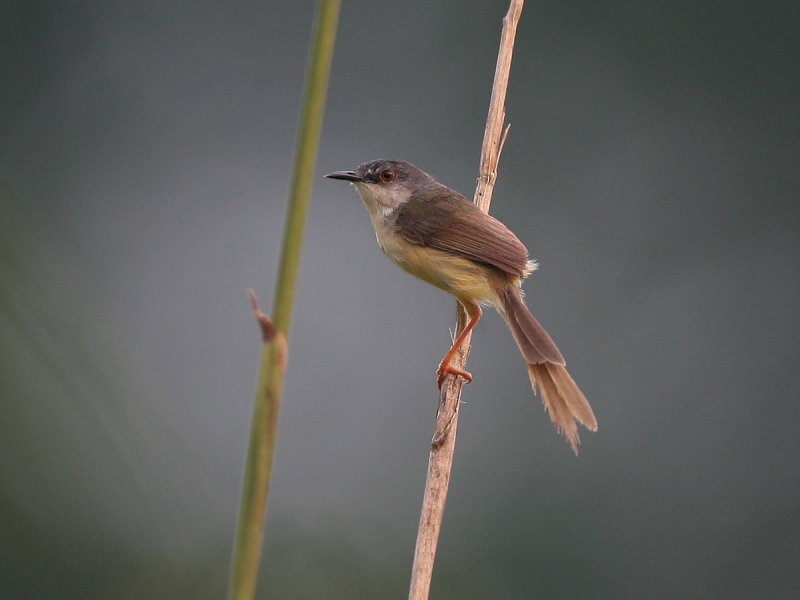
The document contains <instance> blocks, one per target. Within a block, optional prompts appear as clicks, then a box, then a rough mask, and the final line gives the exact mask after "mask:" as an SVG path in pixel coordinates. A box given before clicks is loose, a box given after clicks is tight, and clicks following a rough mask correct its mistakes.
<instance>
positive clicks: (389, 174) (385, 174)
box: [378, 169, 394, 183]
mask: <svg viewBox="0 0 800 600" xmlns="http://www.w3.org/2000/svg"><path fill="white" fill-rule="evenodd" d="M378 177H380V178H381V181H383V182H386V183H389V182H390V181H393V180H394V171H392V169H384V170H383V171H381V172H380V175H378Z"/></svg>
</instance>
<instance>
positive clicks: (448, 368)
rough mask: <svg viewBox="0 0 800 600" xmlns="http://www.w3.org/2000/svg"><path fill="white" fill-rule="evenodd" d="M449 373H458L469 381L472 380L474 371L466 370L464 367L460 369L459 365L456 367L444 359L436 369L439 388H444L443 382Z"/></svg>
mask: <svg viewBox="0 0 800 600" xmlns="http://www.w3.org/2000/svg"><path fill="white" fill-rule="evenodd" d="M448 373H452V374H453V375H458V376H460V377H463V378H464V380H465V381H466V382H467V383H471V382H472V373H470V372H469V371H465V370H464V369H459V368H458V367H454V366H453V365H451V364H450V363H449V362H447V363H445V362H444V361H442V362H441V364H440V365H439V368H438V369H436V385H437V387H438V388H439V389H442V384H443V383H444V378H445V377H447V374H448Z"/></svg>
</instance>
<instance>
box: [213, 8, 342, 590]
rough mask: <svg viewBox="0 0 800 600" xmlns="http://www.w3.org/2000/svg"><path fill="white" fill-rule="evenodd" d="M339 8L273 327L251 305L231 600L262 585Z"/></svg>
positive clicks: (310, 108)
mask: <svg viewBox="0 0 800 600" xmlns="http://www.w3.org/2000/svg"><path fill="white" fill-rule="evenodd" d="M339 6H340V0H320V1H319V2H318V3H317V8H316V11H315V20H314V28H313V33H312V42H311V50H310V57H309V64H308V67H307V69H308V70H307V72H306V80H305V87H304V94H303V107H302V110H301V114H300V124H299V131H298V141H297V147H296V150H295V156H294V168H293V174H292V181H291V186H290V191H289V208H288V211H287V214H286V223H285V228H284V237H283V246H282V249H281V260H280V267H279V272H278V280H277V283H276V288H275V298H274V303H273V317H274V320H273V321H272V322H270V320H269V319H268V318H267V317H266V316H265V315H263V314H261V313H260V312H259V311H258V306H257V304H256V303H255V299H254V298H253V308H254V312H255V313H256V318H257V319H258V320H259V322H260V324H261V328H262V333H263V338H264V346H263V349H262V355H261V366H260V370H259V376H258V385H257V388H256V394H255V403H254V407H253V419H252V423H251V429H250V443H249V448H248V453H247V465H246V467H245V475H244V486H243V491H242V500H241V505H240V508H239V522H238V525H237V530H236V541H235V543H234V553H233V562H232V566H231V574H230V581H229V586H228V600H251V599H252V598H253V596H254V594H255V589H256V582H257V580H258V566H259V562H260V558H261V546H262V543H263V537H264V516H265V514H266V509H267V497H268V495H269V482H270V476H271V473H272V463H273V459H274V455H275V441H276V438H277V424H278V413H279V409H280V402H281V396H282V392H283V377H284V372H285V366H286V354H287V345H288V339H289V330H290V326H291V319H292V311H293V306H294V295H295V289H296V285H297V275H298V271H299V268H300V256H301V250H302V242H303V234H304V232H305V223H306V216H307V215H308V205H309V199H310V197H311V188H312V178H313V175H314V170H315V167H316V159H317V149H318V147H319V138H320V131H321V129H322V115H323V111H324V107H325V95H326V91H327V87H328V75H329V73H330V66H331V59H332V56H333V42H334V39H335V36H336V25H337V21H338V17H339Z"/></svg>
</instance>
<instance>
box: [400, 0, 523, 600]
mask: <svg viewBox="0 0 800 600" xmlns="http://www.w3.org/2000/svg"><path fill="white" fill-rule="evenodd" d="M523 3H524V0H511V4H510V6H509V9H508V13H506V16H505V17H504V18H503V31H502V34H501V36H500V50H499V52H498V55H497V66H496V68H495V74H494V84H493V86H492V98H491V101H490V103H489V116H488V118H487V120H486V130H485V132H484V136H483V147H482V149H481V162H480V176H479V177H478V185H477V187H476V189H475V198H474V201H475V204H476V205H477V206H478V207H479V208H480V209H481V210H483V211H484V212H489V205H490V204H491V201H492V192H493V190H494V183H495V180H496V179H497V165H498V162H499V160H500V152H501V151H502V149H503V143H504V142H505V138H506V135H508V127H506V128H505V131H504V130H503V124H504V122H505V99H506V89H507V88H508V76H509V72H510V71H511V55H512V52H513V49H514V37H515V35H516V31H517V23H519V18H520V15H521V13H522V5H523ZM458 306H459V309H458V317H457V322H456V331H457V332H458V331H461V330H462V329H463V328H464V326H465V324H466V315H465V314H464V311H463V310H460V305H458ZM470 337H471V336H470ZM470 337H467V339H466V340H465V342H464V345H463V346H462V350H461V351H460V352H458V353H457V354H456V356H455V357H454V360H453V362H452V365H453V366H454V367H456V368H459V369H464V368H465V366H466V362H467V357H468V355H469V351H470ZM461 386H462V379H461V378H460V377H447V378H446V379H445V384H444V385H443V386H442V391H441V395H440V397H439V410H438V412H437V414H436V425H435V427H434V432H433V439H432V441H431V452H430V456H429V458H428V476H427V480H426V482H425V494H424V497H423V500H422V511H421V514H420V520H419V529H418V531H417V544H416V548H415V550H414V565H413V567H412V570H411V585H410V589H409V593H408V598H409V600H427V598H428V594H429V592H430V586H431V577H432V575H433V563H434V559H435V558H436V545H437V543H438V540H439V532H440V531H441V526H442V519H443V517H444V506H445V502H446V500H447V488H448V486H449V484H450V471H451V469H452V465H453V454H454V451H455V445H456V429H457V427H458V406H459V403H460V401H461Z"/></svg>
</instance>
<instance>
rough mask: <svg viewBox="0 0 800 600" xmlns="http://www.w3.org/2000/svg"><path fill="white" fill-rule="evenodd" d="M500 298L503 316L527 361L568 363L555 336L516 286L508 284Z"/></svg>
mask: <svg viewBox="0 0 800 600" xmlns="http://www.w3.org/2000/svg"><path fill="white" fill-rule="evenodd" d="M500 300H501V302H502V303H503V311H502V312H503V316H504V317H505V319H506V322H507V323H508V326H509V327H510V328H511V333H512V334H513V335H514V339H515V340H516V341H517V346H519V349H520V350H521V351H522V356H524V357H525V360H526V361H527V362H529V363H540V362H551V363H555V364H557V365H565V364H566V362H565V361H564V357H563V356H561V352H559V350H558V346H556V343H555V342H554V341H553V338H551V337H550V335H549V334H548V333H547V332H546V331H545V330H544V327H542V326H541V325H540V324H539V321H537V320H536V318H535V317H534V316H533V315H532V314H531V311H529V310H528V307H527V306H525V303H524V302H523V301H522V296H521V295H520V292H519V290H518V289H517V288H516V287H514V286H511V285H508V286H506V287H505V288H504V289H503V290H502V291H501V292H500Z"/></svg>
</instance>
